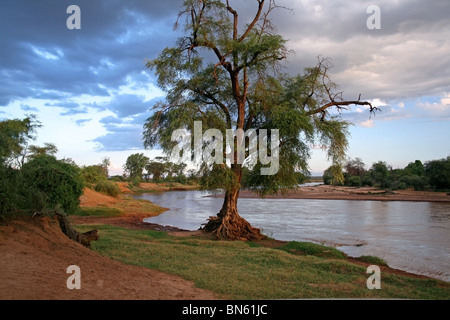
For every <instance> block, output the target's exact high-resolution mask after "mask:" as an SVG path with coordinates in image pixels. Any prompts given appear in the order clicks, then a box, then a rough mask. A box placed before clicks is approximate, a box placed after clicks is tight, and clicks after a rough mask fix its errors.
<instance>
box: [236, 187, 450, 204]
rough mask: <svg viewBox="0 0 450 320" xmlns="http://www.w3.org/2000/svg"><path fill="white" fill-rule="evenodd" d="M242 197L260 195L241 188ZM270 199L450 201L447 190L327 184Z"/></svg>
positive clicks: (295, 190)
mask: <svg viewBox="0 0 450 320" xmlns="http://www.w3.org/2000/svg"><path fill="white" fill-rule="evenodd" d="M239 196H240V197H242V198H258V197H259V195H258V194H256V193H254V192H251V191H248V190H241V192H240V194H239ZM266 198H269V199H274V198H276V199H283V198H284V199H323V200H371V201H427V202H450V195H448V194H447V193H446V192H433V191H414V190H413V189H406V190H395V191H391V192H386V191H385V190H380V189H377V188H373V187H361V188H355V187H335V186H327V185H318V186H304V187H303V186H302V187H299V188H297V189H294V190H290V191H288V192H287V193H286V194H279V195H273V196H267V197H266Z"/></svg>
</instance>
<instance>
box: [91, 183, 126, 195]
mask: <svg viewBox="0 0 450 320" xmlns="http://www.w3.org/2000/svg"><path fill="white" fill-rule="evenodd" d="M95 191H97V192H101V193H104V194H107V195H108V196H112V197H117V196H118V195H119V194H120V188H119V186H118V185H117V184H115V183H114V182H112V181H109V180H102V181H100V182H99V183H97V185H96V186H95Z"/></svg>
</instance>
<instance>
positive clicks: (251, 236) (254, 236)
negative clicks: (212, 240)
mask: <svg viewBox="0 0 450 320" xmlns="http://www.w3.org/2000/svg"><path fill="white" fill-rule="evenodd" d="M238 197H239V189H238V188H237V189H234V190H227V191H226V192H225V198H224V201H223V205H222V209H221V210H220V212H219V213H218V214H217V216H215V217H210V218H209V219H208V222H207V223H206V224H205V226H204V227H203V228H202V230H203V231H205V232H210V233H212V234H214V235H215V236H216V238H218V239H222V240H242V241H253V240H261V239H263V238H265V237H264V236H263V235H262V234H261V232H260V230H259V229H257V228H254V227H252V226H251V225H250V223H248V222H247V220H245V219H244V218H242V217H241V216H240V215H239V214H238V211H237V201H238Z"/></svg>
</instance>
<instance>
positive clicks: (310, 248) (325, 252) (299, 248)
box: [277, 241, 345, 259]
mask: <svg viewBox="0 0 450 320" xmlns="http://www.w3.org/2000/svg"><path fill="white" fill-rule="evenodd" d="M277 249H279V250H283V251H286V252H289V253H293V254H299V255H313V256H317V257H323V258H336V259H345V254H344V253H342V252H341V251H339V250H337V249H334V248H331V247H326V246H322V245H319V244H315V243H311V242H297V241H291V242H289V243H287V244H286V245H283V246H281V247H278V248H277Z"/></svg>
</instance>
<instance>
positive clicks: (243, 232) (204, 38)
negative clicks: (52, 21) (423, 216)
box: [144, 0, 376, 240]
mask: <svg viewBox="0 0 450 320" xmlns="http://www.w3.org/2000/svg"><path fill="white" fill-rule="evenodd" d="M254 3H255V6H256V8H255V11H254V15H253V16H252V17H251V18H250V19H249V21H248V23H247V24H242V23H241V21H240V16H239V14H238V12H237V11H236V10H235V9H234V8H233V7H232V6H231V5H230V2H229V1H228V0H227V1H217V0H186V1H185V2H184V7H183V9H182V11H181V12H180V14H179V16H178V19H177V22H176V26H178V25H179V24H180V22H183V21H184V26H185V28H184V31H185V36H184V37H182V38H180V39H179V40H178V42H177V43H176V46H174V47H172V48H166V49H164V50H163V51H162V52H161V54H160V55H159V56H158V57H157V58H156V59H154V60H151V61H149V62H148V63H147V67H148V68H150V69H152V70H154V71H155V73H156V75H157V78H158V84H159V86H160V87H161V88H162V89H163V90H164V91H165V92H166V99H165V101H163V102H161V103H158V104H157V105H155V112H154V114H153V115H152V116H150V117H149V118H148V119H147V120H146V122H145V125H144V145H145V147H146V148H151V147H154V146H156V145H159V146H160V147H161V148H162V149H163V150H164V151H165V152H166V153H168V154H170V152H171V150H172V148H173V147H174V145H175V144H176V142H174V141H171V137H172V132H173V131H174V130H176V129H180V128H184V129H186V130H187V131H190V132H194V131H193V129H194V121H201V122H202V128H203V129H204V130H207V129H211V128H214V129H217V130H220V132H222V134H223V136H224V137H225V136H226V129H234V130H238V129H241V130H243V131H246V130H248V129H254V130H256V132H257V133H259V132H260V130H261V129H265V130H270V129H278V130H279V148H278V154H277V156H278V159H279V168H278V171H277V173H276V174H273V175H264V176H263V175H261V174H260V169H261V168H262V167H264V166H265V165H264V164H262V163H261V161H259V160H258V161H257V162H256V165H253V166H251V167H250V168H249V169H250V172H249V177H248V179H246V181H247V180H248V186H247V187H249V188H251V189H254V190H257V191H258V192H260V193H261V194H263V195H264V194H268V193H276V192H279V191H283V190H285V189H286V188H292V187H294V186H296V185H297V183H298V180H297V178H296V177H297V174H296V173H297V172H299V171H300V172H305V173H306V172H307V171H308V166H307V159H308V157H309V146H310V145H312V144H314V143H317V142H319V143H320V144H321V145H322V146H323V147H324V148H327V150H328V156H329V157H330V159H331V160H332V162H333V163H334V164H340V165H341V163H342V162H343V161H344V160H345V150H346V146H347V135H348V131H347V129H348V126H349V125H350V123H349V122H347V121H344V120H342V119H341V118H340V117H339V116H338V114H339V113H340V112H341V111H342V110H343V109H346V108H347V107H348V106H349V105H351V104H357V105H367V106H369V108H370V111H371V112H373V111H375V109H376V108H374V107H372V105H371V104H370V103H369V102H367V101H360V99H358V100H353V101H349V100H344V99H343V97H342V92H335V88H336V87H335V85H334V83H333V82H332V81H331V79H330V77H329V69H330V68H331V63H330V60H329V59H322V58H319V61H318V64H317V65H316V66H315V67H312V68H306V69H305V70H304V73H303V74H299V75H297V76H290V75H288V74H283V72H282V68H281V64H280V63H281V62H282V61H283V60H285V59H286V57H287V55H288V53H289V50H288V49H287V48H286V46H285V45H286V40H285V39H283V37H282V36H280V35H278V34H276V33H275V28H274V26H273V25H272V23H271V19H270V17H271V14H272V13H273V11H274V10H275V9H277V8H278V6H277V5H276V4H275V1H274V0H257V1H255V2H254ZM183 19H184V20H183ZM332 110H335V111H336V110H337V111H338V112H339V113H336V112H334V113H333V112H332ZM333 114H335V115H333ZM270 139H271V137H270V136H267V140H270ZM236 143H237V142H235V144H236ZM222 145H223V146H225V145H226V144H225V143H223V144H222ZM246 152H247V153H246V156H247V155H248V153H249V147H247V146H246ZM271 152H275V150H271V148H270V147H269V148H268V154H271ZM223 153H224V154H226V153H227V150H226V147H224V148H223ZM192 156H194V155H192ZM231 159H234V160H236V159H237V148H234V154H232V155H231ZM202 170H203V179H202V181H203V185H204V186H205V188H208V189H216V188H222V189H223V190H224V193H225V194H224V202H223V205H222V208H221V210H220V212H219V213H218V214H217V216H214V217H210V219H209V221H208V222H207V223H206V224H205V226H204V228H203V229H204V230H205V231H208V232H212V233H214V234H215V235H216V236H217V237H218V238H222V239H242V240H254V239H261V238H262V237H263V235H262V234H261V233H260V230H259V229H257V228H254V227H252V226H251V225H250V224H249V223H248V222H247V221H246V220H245V219H243V218H242V217H240V216H239V214H238V211H237V201H238V197H239V191H240V188H241V186H242V185H241V183H242V173H243V164H241V163H238V161H231V164H230V165H226V164H212V165H203V167H202Z"/></svg>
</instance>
